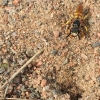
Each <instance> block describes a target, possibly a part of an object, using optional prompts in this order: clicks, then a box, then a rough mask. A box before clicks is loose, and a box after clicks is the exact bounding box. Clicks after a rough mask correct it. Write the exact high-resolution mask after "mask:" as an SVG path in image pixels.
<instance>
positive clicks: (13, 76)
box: [0, 49, 44, 90]
mask: <svg viewBox="0 0 100 100" xmlns="http://www.w3.org/2000/svg"><path fill="white" fill-rule="evenodd" d="M43 51H44V49H42V50H41V51H39V52H37V53H36V54H35V55H34V56H33V57H32V58H30V59H29V60H28V61H27V62H26V63H25V64H24V65H23V66H22V67H21V68H20V69H18V71H17V72H15V73H14V74H13V75H12V77H11V78H10V79H9V80H8V81H6V82H5V83H4V84H3V86H1V87H0V90H2V89H3V88H4V87H5V86H6V85H7V84H8V83H10V82H11V81H12V80H13V79H14V78H15V77H16V76H17V75H18V74H19V73H20V72H21V71H22V70H23V69H24V68H26V67H27V65H28V64H29V63H30V62H31V61H33V60H34V59H35V58H36V57H37V56H38V55H39V54H41V53H42V52H43Z"/></svg>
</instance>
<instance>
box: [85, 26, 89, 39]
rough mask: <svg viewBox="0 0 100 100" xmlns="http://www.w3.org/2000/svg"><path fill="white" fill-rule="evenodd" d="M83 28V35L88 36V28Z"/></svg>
mask: <svg viewBox="0 0 100 100" xmlns="http://www.w3.org/2000/svg"><path fill="white" fill-rule="evenodd" d="M84 29H85V32H84V35H85V38H87V39H88V38H89V34H88V29H87V27H86V26H84Z"/></svg>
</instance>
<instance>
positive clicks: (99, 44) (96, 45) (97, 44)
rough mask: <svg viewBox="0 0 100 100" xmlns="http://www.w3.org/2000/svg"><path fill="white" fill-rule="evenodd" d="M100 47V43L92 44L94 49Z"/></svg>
mask: <svg viewBox="0 0 100 100" xmlns="http://www.w3.org/2000/svg"><path fill="white" fill-rule="evenodd" d="M99 46H100V42H95V43H93V44H92V47H99Z"/></svg>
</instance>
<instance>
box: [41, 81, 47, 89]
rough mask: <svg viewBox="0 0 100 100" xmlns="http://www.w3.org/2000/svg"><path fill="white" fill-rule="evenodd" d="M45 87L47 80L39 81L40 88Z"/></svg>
mask: <svg viewBox="0 0 100 100" xmlns="http://www.w3.org/2000/svg"><path fill="white" fill-rule="evenodd" d="M46 85H47V80H45V79H43V80H42V81H41V87H44V86H46Z"/></svg>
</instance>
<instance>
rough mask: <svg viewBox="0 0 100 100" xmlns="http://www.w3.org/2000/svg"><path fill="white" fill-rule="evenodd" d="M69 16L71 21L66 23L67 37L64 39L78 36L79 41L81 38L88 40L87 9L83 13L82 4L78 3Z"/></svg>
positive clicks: (88, 14)
mask: <svg viewBox="0 0 100 100" xmlns="http://www.w3.org/2000/svg"><path fill="white" fill-rule="evenodd" d="M71 16H72V19H71V20H68V21H67V22H66V25H68V31H67V33H68V35H67V36H66V38H67V37H69V36H70V35H72V36H78V38H79V39H81V38H82V37H83V36H85V37H86V38H88V37H89V31H88V26H89V23H88V19H89V16H90V13H89V9H88V10H85V11H84V10H83V3H79V4H78V6H77V8H76V10H75V12H74V13H73V15H71Z"/></svg>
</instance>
